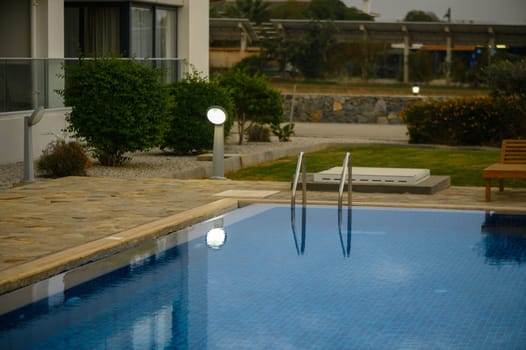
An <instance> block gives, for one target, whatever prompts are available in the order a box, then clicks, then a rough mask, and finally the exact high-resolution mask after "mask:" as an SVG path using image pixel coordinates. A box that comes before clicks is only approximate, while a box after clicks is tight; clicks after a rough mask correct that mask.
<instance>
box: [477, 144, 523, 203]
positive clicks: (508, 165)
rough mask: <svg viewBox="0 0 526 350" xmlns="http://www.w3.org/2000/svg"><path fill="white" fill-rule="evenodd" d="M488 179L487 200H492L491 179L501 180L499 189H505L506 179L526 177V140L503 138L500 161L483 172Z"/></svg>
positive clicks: (483, 175)
mask: <svg viewBox="0 0 526 350" xmlns="http://www.w3.org/2000/svg"><path fill="white" fill-rule="evenodd" d="M482 177H484V179H485V180H486V201H488V202H489V201H490V200H491V180H492V179H498V180H499V190H500V191H501V192H502V191H504V179H526V140H503V141H502V148H501V150H500V162H499V163H495V164H492V165H490V166H489V167H487V168H486V169H484V170H483V172H482Z"/></svg>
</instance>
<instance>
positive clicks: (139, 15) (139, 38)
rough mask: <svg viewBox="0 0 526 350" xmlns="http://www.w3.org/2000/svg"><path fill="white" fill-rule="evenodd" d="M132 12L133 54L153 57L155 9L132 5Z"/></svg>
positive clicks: (140, 56) (131, 49) (139, 56)
mask: <svg viewBox="0 0 526 350" xmlns="http://www.w3.org/2000/svg"><path fill="white" fill-rule="evenodd" d="M131 14H132V15H131V48H130V51H131V52H130V53H131V56H133V57H138V58H144V57H152V56H153V28H152V27H153V11H152V9H150V8H143V7H132V9H131Z"/></svg>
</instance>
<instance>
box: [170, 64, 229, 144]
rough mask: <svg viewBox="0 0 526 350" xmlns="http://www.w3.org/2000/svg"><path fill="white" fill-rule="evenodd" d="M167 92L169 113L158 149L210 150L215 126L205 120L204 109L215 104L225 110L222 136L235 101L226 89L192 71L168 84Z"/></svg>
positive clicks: (226, 129) (227, 126)
mask: <svg viewBox="0 0 526 350" xmlns="http://www.w3.org/2000/svg"><path fill="white" fill-rule="evenodd" d="M169 93H170V96H171V99H172V101H171V106H170V115H169V117H168V128H167V129H166V131H165V134H164V140H163V142H162V144H161V148H163V149H165V148H167V149H170V150H172V151H173V152H175V153H177V154H189V153H194V152H201V151H204V150H210V149H212V148H213V140H214V125H213V124H212V123H210V121H208V118H207V116H206V112H207V111H208V108H210V107H211V106H214V105H219V106H221V107H223V108H224V109H225V112H226V114H227V120H226V121H225V124H224V132H225V136H226V135H228V134H229V133H230V129H231V128H232V124H233V120H234V104H233V102H232V99H231V98H230V96H229V94H228V91H227V90H226V89H224V88H222V87H221V86H219V85H218V84H217V83H216V82H215V81H207V80H206V79H205V78H203V77H201V76H199V74H198V73H197V72H192V73H191V74H189V75H187V76H186V77H185V78H184V79H183V80H181V81H177V82H174V83H172V84H170V86H169Z"/></svg>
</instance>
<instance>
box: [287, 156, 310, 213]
mask: <svg viewBox="0 0 526 350" xmlns="http://www.w3.org/2000/svg"><path fill="white" fill-rule="evenodd" d="M304 155H305V153H304V152H300V154H299V155H298V162H297V163H296V172H295V173H294V181H293V182H292V196H291V199H290V205H291V207H294V206H295V205H296V190H297V188H298V180H299V177H300V171H301V173H302V180H301V189H302V197H303V198H302V203H303V205H305V204H306V203H307V166H306V164H305V160H304Z"/></svg>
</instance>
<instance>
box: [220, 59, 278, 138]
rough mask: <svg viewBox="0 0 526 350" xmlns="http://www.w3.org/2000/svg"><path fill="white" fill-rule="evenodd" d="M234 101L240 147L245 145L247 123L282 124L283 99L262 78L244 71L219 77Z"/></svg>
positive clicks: (235, 70)
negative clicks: (244, 136)
mask: <svg viewBox="0 0 526 350" xmlns="http://www.w3.org/2000/svg"><path fill="white" fill-rule="evenodd" d="M218 81H219V84H220V85H221V86H223V87H225V88H226V89H227V90H228V92H229V94H230V96H231V97H232V100H233V101H234V106H235V107H234V108H235V109H234V111H235V119H236V120H237V125H238V132H239V144H242V143H243V135H245V124H246V123H247V122H248V121H252V122H255V123H258V124H273V123H279V122H281V120H282V119H283V100H282V97H281V94H280V93H279V91H277V90H275V89H273V88H271V87H270V85H269V83H268V81H267V79H266V78H265V77H264V76H262V75H250V74H248V73H247V72H246V71H244V70H240V69H231V70H229V71H228V72H226V73H225V74H223V75H221V76H219V77H218Z"/></svg>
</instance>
